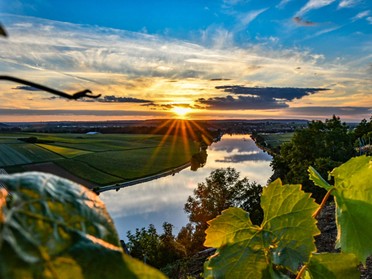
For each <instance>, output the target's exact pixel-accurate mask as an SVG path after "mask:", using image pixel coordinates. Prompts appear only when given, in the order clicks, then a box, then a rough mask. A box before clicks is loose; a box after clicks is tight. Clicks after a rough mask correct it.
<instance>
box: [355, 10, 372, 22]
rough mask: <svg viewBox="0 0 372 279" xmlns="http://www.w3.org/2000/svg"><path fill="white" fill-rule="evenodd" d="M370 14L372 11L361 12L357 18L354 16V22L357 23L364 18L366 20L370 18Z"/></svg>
mask: <svg viewBox="0 0 372 279" xmlns="http://www.w3.org/2000/svg"><path fill="white" fill-rule="evenodd" d="M370 13H371V11H370V10H366V11H363V12H360V13H358V14H357V15H356V16H354V17H353V18H352V21H357V20H359V19H362V18H365V17H367V18H368V16H369V15H370Z"/></svg>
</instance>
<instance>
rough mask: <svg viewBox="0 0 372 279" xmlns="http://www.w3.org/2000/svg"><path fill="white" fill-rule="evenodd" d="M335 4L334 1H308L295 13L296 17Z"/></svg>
mask: <svg viewBox="0 0 372 279" xmlns="http://www.w3.org/2000/svg"><path fill="white" fill-rule="evenodd" d="M333 2H335V0H309V1H308V2H307V3H306V5H305V6H303V7H302V8H301V9H300V10H299V11H298V12H297V13H296V17H301V16H303V15H304V14H306V13H308V12H309V11H311V10H315V9H320V8H323V7H325V6H328V5H330V4H332V3H333Z"/></svg>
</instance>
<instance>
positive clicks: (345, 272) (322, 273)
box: [302, 253, 360, 279]
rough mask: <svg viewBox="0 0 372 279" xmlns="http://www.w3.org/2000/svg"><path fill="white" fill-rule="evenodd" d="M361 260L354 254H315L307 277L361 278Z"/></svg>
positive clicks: (313, 278)
mask: <svg viewBox="0 0 372 279" xmlns="http://www.w3.org/2000/svg"><path fill="white" fill-rule="evenodd" d="M358 264H359V260H358V259H357V257H356V256H355V255H354V254H344V253H337V254H336V253H321V254H313V255H312V256H311V258H310V262H309V263H308V266H307V273H306V275H305V276H304V277H302V278H306V279H359V278H360V271H359V270H358V268H357V267H358Z"/></svg>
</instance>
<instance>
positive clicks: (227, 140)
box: [100, 135, 272, 239]
mask: <svg viewBox="0 0 372 279" xmlns="http://www.w3.org/2000/svg"><path fill="white" fill-rule="evenodd" d="M204 151H205V152H203V150H201V153H200V152H199V153H198V154H199V155H197V156H196V157H197V158H194V166H193V163H192V167H191V168H192V169H194V168H196V167H198V170H197V171H192V170H191V169H185V170H182V171H181V172H180V173H177V174H175V175H174V176H172V175H171V176H167V177H162V178H159V179H157V180H153V181H149V182H146V183H142V184H137V185H134V186H131V187H127V188H123V189H121V190H120V191H119V192H116V191H108V192H104V193H102V194H101V195H100V197H101V198H102V200H103V201H104V202H105V203H106V206H107V208H108V210H109V212H110V214H111V216H112V217H113V218H114V222H115V225H116V227H117V229H118V231H119V234H120V237H121V238H122V239H124V238H125V235H126V232H127V231H128V230H131V231H134V230H135V228H141V227H148V225H149V224H151V223H152V224H154V225H155V226H156V228H157V229H158V230H161V225H162V223H163V222H164V221H167V222H169V223H171V224H173V225H174V226H175V230H174V231H175V232H177V231H178V230H179V229H180V228H181V227H182V226H184V225H185V224H186V223H187V221H188V220H187V217H186V215H185V213H184V211H183V206H184V204H185V202H186V200H187V197H188V196H189V195H192V192H193V189H195V188H196V187H197V184H198V183H199V182H203V181H204V180H205V178H206V177H208V176H209V174H210V173H211V171H213V170H214V169H216V168H227V167H233V168H235V169H236V170H237V171H239V172H240V174H241V178H242V177H245V176H246V177H248V178H249V180H251V181H257V182H258V183H260V184H263V185H265V184H266V181H267V180H268V178H269V177H270V176H271V174H272V171H271V167H270V160H271V156H269V155H268V154H266V153H264V152H262V151H261V150H260V149H259V148H257V146H256V145H255V143H254V142H253V141H252V140H251V139H250V138H249V137H248V136H246V135H245V136H242V135H232V136H229V135H224V136H223V138H222V140H221V141H220V142H218V143H214V144H212V146H209V147H208V149H207V150H204ZM207 153H208V154H207ZM207 158H208V161H207ZM202 166H203V168H200V167H202Z"/></svg>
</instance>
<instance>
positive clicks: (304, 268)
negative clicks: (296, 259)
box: [296, 264, 307, 279]
mask: <svg viewBox="0 0 372 279" xmlns="http://www.w3.org/2000/svg"><path fill="white" fill-rule="evenodd" d="M306 269H307V264H304V265H303V266H302V267H301V269H300V271H299V272H298V273H297V276H296V279H300V278H301V276H302V274H303V273H304V272H305V270H306Z"/></svg>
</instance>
